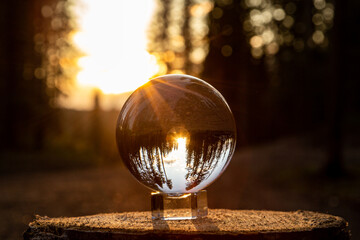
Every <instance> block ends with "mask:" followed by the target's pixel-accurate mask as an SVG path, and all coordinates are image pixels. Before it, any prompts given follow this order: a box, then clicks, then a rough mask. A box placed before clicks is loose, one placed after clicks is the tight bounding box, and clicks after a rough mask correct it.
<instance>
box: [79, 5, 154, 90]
mask: <svg viewBox="0 0 360 240" xmlns="http://www.w3.org/2000/svg"><path fill="white" fill-rule="evenodd" d="M81 2H82V3H83V6H84V7H83V8H82V9H81V8H79V10H78V13H79V15H78V22H79V25H80V29H79V31H78V32H77V33H75V35H74V42H75V43H76V45H77V46H78V47H79V48H80V49H81V50H82V51H83V52H84V53H85V55H86V56H84V57H82V58H80V59H79V61H78V65H79V67H80V69H81V70H80V72H79V74H78V75H77V80H78V84H79V85H83V86H86V87H88V86H90V87H96V88H99V89H100V90H101V91H102V92H103V93H106V94H109V93H111V94H118V93H123V92H129V91H133V90H135V89H136V88H137V87H139V86H141V85H142V84H144V83H146V82H147V81H148V79H149V78H151V77H152V76H153V75H155V74H156V72H157V71H158V66H157V65H156V59H155V57H154V56H151V55H150V54H149V53H148V52H147V51H146V28H147V24H148V23H149V19H150V17H151V13H152V10H153V1H149V0H141V1H119V0H105V1H104V0H103V1H99V0H81Z"/></svg>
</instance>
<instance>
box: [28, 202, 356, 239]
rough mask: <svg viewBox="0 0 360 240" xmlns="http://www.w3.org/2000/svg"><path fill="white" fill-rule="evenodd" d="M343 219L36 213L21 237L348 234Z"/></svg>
mask: <svg viewBox="0 0 360 240" xmlns="http://www.w3.org/2000/svg"><path fill="white" fill-rule="evenodd" d="M347 225H348V224H347V222H346V221H345V220H344V219H343V218H341V217H336V216H332V215H328V214H322V213H316V212H309V211H295V212H277V211H252V210H226V209H210V210H209V215H208V216H207V217H206V218H202V219H195V220H177V221H163V220H156V221H154V220H152V219H151V212H125V213H109V214H99V215H93V216H84V217H69V218H49V217H40V216H37V218H36V219H35V220H34V221H33V222H31V223H30V224H29V228H28V230H27V231H26V232H25V233H24V239H25V240H30V239H31V240H35V239H36V240H41V239H42V240H45V239H46V240H53V239H61V240H70V239H77V240H82V239H245V240H250V239H251V240H255V239H276V240H283V239H291V240H297V239H299V240H300V239H301V240H313V239H314V240H315V239H316V240H319V239H327V240H333V239H334V240H335V239H336V240H340V239H350V234H349V231H348V229H347Z"/></svg>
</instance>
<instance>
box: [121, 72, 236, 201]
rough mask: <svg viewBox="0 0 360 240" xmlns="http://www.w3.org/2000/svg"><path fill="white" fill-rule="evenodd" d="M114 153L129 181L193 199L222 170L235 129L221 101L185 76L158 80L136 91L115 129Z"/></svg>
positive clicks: (214, 92) (232, 146) (202, 84)
mask: <svg viewBox="0 0 360 240" xmlns="http://www.w3.org/2000/svg"><path fill="white" fill-rule="evenodd" d="M116 141H117V146H118V150H119V152H120V155H121V158H122V160H123V162H124V164H125V166H126V167H127V168H128V169H129V170H130V172H131V173H132V175H133V176H134V177H135V178H136V179H137V180H138V181H140V182H141V183H143V184H144V185H145V186H147V187H148V188H150V189H152V190H155V191H160V192H163V193H168V194H172V193H194V192H198V191H199V190H201V189H203V188H205V187H207V186H208V185H209V184H210V183H212V182H213V181H214V180H215V179H216V178H218V177H219V176H220V175H221V173H222V172H223V171H224V170H225V168H226V167H227V166H228V164H229V162H230V159H231V157H232V155H233V152H234V149H235V144H236V127H235V121H234V118H233V115H232V113H231V110H230V108H229V106H228V104H227V103H226V101H225V99H224V98H223V96H222V95H221V94H220V93H219V92H218V91H217V90H216V89H215V88H214V87H212V86H211V85H210V84H208V83H206V82H205V81H203V80H201V79H198V78H195V77H192V76H189V75H175V74H171V75H164V76H160V77H157V78H154V79H152V80H150V81H149V82H148V83H146V84H145V85H143V86H141V87H139V88H138V89H137V90H136V91H135V92H133V94H132V95H131V96H130V97H129V99H128V100H127V101H126V103H125V104H124V106H123V108H122V110H121V112H120V115H119V118H118V121H117V126H116Z"/></svg>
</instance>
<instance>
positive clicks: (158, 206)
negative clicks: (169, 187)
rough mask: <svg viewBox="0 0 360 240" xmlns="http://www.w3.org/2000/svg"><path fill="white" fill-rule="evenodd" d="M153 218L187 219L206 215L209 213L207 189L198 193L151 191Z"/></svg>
mask: <svg viewBox="0 0 360 240" xmlns="http://www.w3.org/2000/svg"><path fill="white" fill-rule="evenodd" d="M151 211H152V219H153V220H186V219H196V218H202V217H206V216H207V214H208V207H207V194H206V190H201V191H199V192H196V193H185V194H167V193H161V192H153V193H151Z"/></svg>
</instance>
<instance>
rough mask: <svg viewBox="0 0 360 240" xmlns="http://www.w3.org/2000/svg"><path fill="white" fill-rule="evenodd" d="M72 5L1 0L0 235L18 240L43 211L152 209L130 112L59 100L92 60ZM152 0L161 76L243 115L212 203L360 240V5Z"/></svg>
mask: <svg viewBox="0 0 360 240" xmlns="http://www.w3.org/2000/svg"><path fill="white" fill-rule="evenodd" d="M74 1H75V0H71V1H70V0H33V1H24V0H18V1H13V0H4V1H1V2H0V26H1V28H0V29H1V33H2V34H1V35H2V36H1V38H0V77H1V81H0V98H1V101H0V112H1V114H0V149H1V150H0V159H1V160H0V179H1V181H0V216H1V217H0V238H1V239H18V238H21V234H22V231H24V230H25V229H26V224H28V223H29V221H31V219H33V217H34V215H35V214H40V215H48V216H50V217H55V216H77V215H85V214H96V213H100V212H113V211H136V210H149V199H148V192H149V190H147V189H145V188H144V187H142V186H140V184H139V183H137V182H135V181H134V179H132V178H131V176H130V175H129V173H128V172H127V170H126V169H124V168H123V167H122V165H121V161H120V157H119V155H118V153H117V149H116V146H115V122H116V118H117V115H118V113H119V111H120V109H103V107H102V98H103V97H104V94H103V93H101V89H100V90H96V89H94V94H93V97H92V98H91V100H89V101H92V102H93V109H92V110H86V111H85V110H79V109H70V108H68V107H67V106H66V104H65V105H64V104H60V101H59V99H60V98H64V97H65V96H66V94H67V93H66V91H65V86H66V85H69V84H70V85H71V84H72V82H73V81H74V79H75V78H76V74H77V73H78V71H79V66H78V65H77V61H78V59H79V58H80V57H81V56H83V55H84V53H83V52H81V50H79V49H78V48H77V47H76V46H75V45H74V43H73V42H72V40H71V36H72V34H73V33H74V31H76V29H77V27H78V26H77V24H76V20H75V17H76V16H75V15H74V14H72V13H71V11H70V10H71V7H72V5H73V4H74ZM155 3H156V5H155V6H156V7H155V9H154V13H153V17H152V19H151V21H150V23H149V26H148V33H147V35H148V49H147V50H148V52H149V53H150V54H151V55H152V56H153V57H154V58H155V59H156V63H157V65H158V72H157V73H156V74H155V75H154V76H157V75H163V74H167V73H185V74H190V75H194V76H197V77H200V78H202V79H204V80H206V81H207V82H209V83H210V84H211V85H213V86H214V87H215V88H217V89H218V90H219V91H220V92H221V93H222V94H223V96H224V97H225V99H226V100H227V101H228V103H229V105H230V107H231V109H232V111H233V113H234V116H235V119H236V123H237V129H238V145H237V151H236V153H235V156H234V158H233V160H232V163H231V164H230V166H229V169H228V170H227V171H226V172H225V174H224V176H222V177H221V178H220V179H219V180H218V181H217V182H215V183H214V184H213V185H212V186H211V187H210V188H209V196H208V197H209V206H210V207H211V208H234V209H271V210H297V209H303V210H314V211H322V212H329V213H331V214H336V215H340V216H342V217H344V218H346V219H347V220H348V221H349V222H350V228H351V230H352V232H353V239H360V231H359V227H360V217H359V216H360V138H359V136H360V135H359V134H360V111H359V109H360V94H359V91H360V81H359V79H360V77H359V76H360V68H359V67H358V65H359V60H358V59H359V54H360V34H359V33H358V30H357V27H358V26H360V14H359V10H360V2H359V1H356V0H346V1H344V0H333V1H329V0H313V1H310V0H309V1H300V0H241V1H240V0H239V1H237V0H156V1H155ZM139 8H141V6H140V5H139ZM129 25H130V27H131V23H129ZM105 27H106V28H109V31H120V30H119V29H117V28H116V27H114V26H105ZM126 37H129V36H126ZM104 44H106V43H104ZM124 67H125V68H126V66H124ZM154 76H148V77H149V78H150V77H154ZM119 81H126V79H119ZM128 94H129V93H128V92H126V93H123V95H124V96H127V95H128ZM114 166H116V167H114ZM218 193H221V194H218ZM216 196H217V197H216ZM220 196H225V197H224V198H226V199H224V198H221V197H220Z"/></svg>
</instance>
